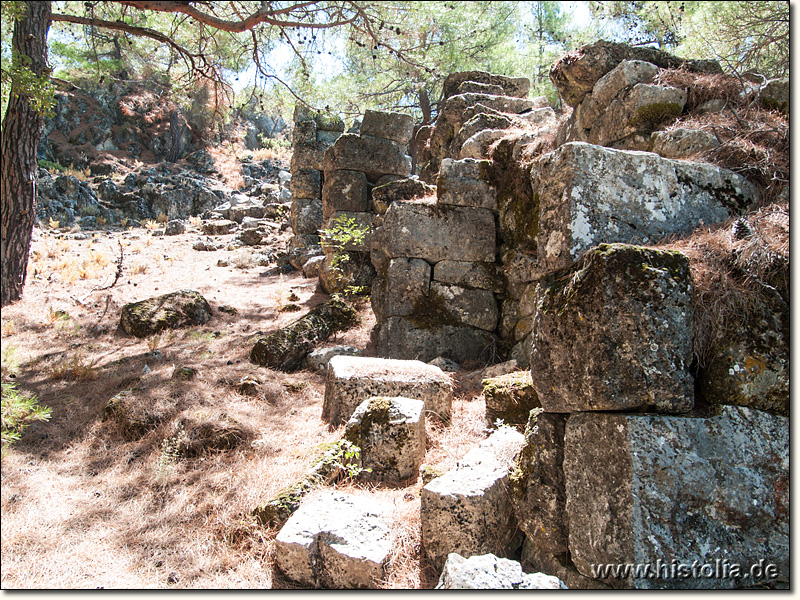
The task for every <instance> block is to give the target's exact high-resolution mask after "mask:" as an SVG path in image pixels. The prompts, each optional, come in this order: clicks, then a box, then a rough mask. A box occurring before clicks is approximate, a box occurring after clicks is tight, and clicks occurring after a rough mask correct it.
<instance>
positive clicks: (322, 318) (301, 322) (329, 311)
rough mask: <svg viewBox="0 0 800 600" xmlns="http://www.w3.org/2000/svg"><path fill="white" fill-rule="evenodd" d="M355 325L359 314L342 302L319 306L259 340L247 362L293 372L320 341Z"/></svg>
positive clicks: (332, 301)
mask: <svg viewBox="0 0 800 600" xmlns="http://www.w3.org/2000/svg"><path fill="white" fill-rule="evenodd" d="M356 323H358V313H357V312H356V311H355V309H353V307H351V306H350V305H349V304H347V303H345V302H342V301H341V300H330V301H329V302H327V303H325V304H320V305H319V306H317V307H316V308H315V309H313V310H312V311H310V312H309V313H308V314H306V315H305V316H303V317H301V318H300V319H298V320H297V321H295V322H294V323H292V324H290V325H287V326H286V327H284V328H282V329H279V330H278V331H276V332H274V333H271V334H270V335H268V336H266V337H262V338H259V339H258V340H257V341H256V343H255V345H254V346H253V349H252V350H251V351H250V361H251V362H254V363H256V364H259V365H261V366H266V367H270V368H273V369H279V370H281V371H294V370H297V369H299V368H300V367H301V365H302V361H303V359H304V358H305V356H306V354H308V352H309V351H310V350H311V349H312V348H313V347H314V346H315V345H316V344H318V343H319V342H322V341H325V340H327V339H328V338H329V337H330V336H331V335H333V334H334V333H337V332H339V331H345V330H347V329H349V328H350V327H352V326H354V325H355V324H356Z"/></svg>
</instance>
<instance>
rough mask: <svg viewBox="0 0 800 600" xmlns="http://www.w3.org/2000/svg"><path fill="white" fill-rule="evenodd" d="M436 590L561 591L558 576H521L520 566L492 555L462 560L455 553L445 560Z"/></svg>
mask: <svg viewBox="0 0 800 600" xmlns="http://www.w3.org/2000/svg"><path fill="white" fill-rule="evenodd" d="M436 589H437V590H563V589H567V586H565V585H564V582H563V581H561V580H559V579H558V577H553V576H552V575H545V574H544V573H523V572H522V565H521V564H519V563H518V562H517V561H514V560H509V559H507V558H498V557H496V556H495V555H494V554H483V555H480V556H470V557H469V558H464V557H463V556H461V555H460V554H456V553H455V552H453V553H451V554H450V555H449V556H448V557H447V562H445V564H444V569H443V570H442V575H441V577H440V578H439V584H438V585H437V586H436Z"/></svg>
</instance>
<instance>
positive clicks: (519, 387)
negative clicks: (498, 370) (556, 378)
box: [481, 363, 542, 427]
mask: <svg viewBox="0 0 800 600" xmlns="http://www.w3.org/2000/svg"><path fill="white" fill-rule="evenodd" d="M515 364H516V363H515ZM481 386H482V387H483V396H484V398H486V420H487V421H488V422H489V425H490V426H494V424H496V423H497V422H498V421H500V422H502V423H503V424H504V425H513V426H517V427H519V426H522V427H524V426H525V425H526V424H527V423H528V418H529V416H530V413H531V411H532V410H533V409H535V408H541V406H542V403H541V402H539V396H538V395H537V394H536V389H535V388H534V387H533V380H532V378H531V372H530V371H514V372H511V373H506V374H505V375H498V376H497V377H487V378H486V379H484V380H483V381H482V382H481Z"/></svg>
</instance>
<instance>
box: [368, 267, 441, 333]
mask: <svg viewBox="0 0 800 600" xmlns="http://www.w3.org/2000/svg"><path fill="white" fill-rule="evenodd" d="M430 285H431V266H430V265H429V264H428V263H427V262H425V261H424V260H422V259H419V258H393V259H391V260H390V261H389V265H388V267H387V269H386V273H385V274H383V275H382V276H381V277H379V278H378V279H377V280H376V281H375V284H374V285H373V288H372V296H371V302H372V310H373V312H374V313H375V318H376V319H377V320H378V321H385V320H386V319H387V318H389V317H404V316H406V315H410V314H412V313H413V312H414V311H415V309H416V308H417V307H418V306H419V305H420V303H422V302H424V301H425V298H426V297H427V296H428V293H429V291H430Z"/></svg>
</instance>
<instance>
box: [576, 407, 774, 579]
mask: <svg viewBox="0 0 800 600" xmlns="http://www.w3.org/2000/svg"><path fill="white" fill-rule="evenodd" d="M788 450H789V422H788V419H786V418H785V417H780V416H776V415H770V414H767V413H764V412H760V411H756V410H751V409H747V408H741V407H723V409H722V411H721V412H720V414H719V415H718V416H715V417H711V418H706V419H700V418H684V417H664V416H655V415H654V416H645V415H641V416H639V415H611V414H589V413H582V414H576V415H572V416H570V418H569V419H568V421H567V427H566V435H565V441H564V475H565V479H566V489H567V516H568V520H569V523H570V524H571V525H570V532H569V545H570V553H571V556H572V559H573V560H574V562H575V565H576V566H577V568H578V570H579V571H580V572H581V573H583V574H584V575H588V576H595V575H596V574H595V573H592V565H593V564H595V565H596V564H602V563H605V564H618V563H623V564H624V563H638V564H650V565H651V566H652V568H653V569H658V574H659V575H660V577H658V578H652V579H650V578H647V577H636V576H632V575H629V576H628V577H626V578H609V579H607V580H606V581H607V583H609V584H610V585H612V586H614V587H637V588H690V589H696V588H725V587H728V588H729V587H734V586H739V585H743V584H744V585H747V584H753V583H755V582H754V581H753V579H751V578H749V577H744V574H745V573H747V575H748V576H749V574H750V565H753V564H756V565H757V564H758V563H759V561H762V560H763V561H764V562H763V563H762V565H766V564H770V563H771V564H774V565H775V567H774V568H775V570H776V571H777V573H776V575H777V577H770V578H769V579H782V580H784V581H788V578H789V492H788V484H789V453H788ZM572 524H576V525H577V526H572ZM673 560H674V561H675V563H676V564H680V565H685V567H683V568H686V569H687V570H686V572H685V574H684V575H680V574H678V575H675V574H674V570H671V564H672V563H671V561H673ZM717 560H719V562H717ZM694 561H696V563H695V564H697V565H700V566H701V567H702V565H711V566H712V567H713V566H714V565H717V568H719V565H720V564H721V563H722V562H723V561H727V564H728V565H732V564H738V565H743V572H740V573H739V576H738V577H737V576H727V577H726V576H725V575H724V574H723V573H722V572H719V576H714V575H715V573H714V571H715V569H714V568H712V569H711V571H710V572H708V570H706V568H705V567H703V570H702V571H700V573H707V574H711V575H712V576H711V577H708V576H707V575H705V576H704V575H700V576H698V575H697V570H699V569H697V570H696V572H695V573H694V574H693V573H692V569H691V565H692V564H693V562H694ZM659 566H660V568H659ZM762 571H763V568H762ZM686 575H688V576H686Z"/></svg>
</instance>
